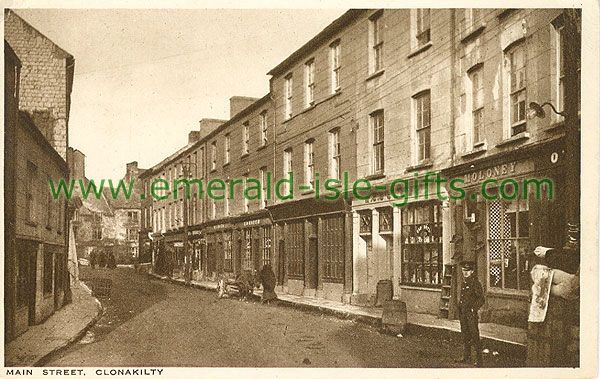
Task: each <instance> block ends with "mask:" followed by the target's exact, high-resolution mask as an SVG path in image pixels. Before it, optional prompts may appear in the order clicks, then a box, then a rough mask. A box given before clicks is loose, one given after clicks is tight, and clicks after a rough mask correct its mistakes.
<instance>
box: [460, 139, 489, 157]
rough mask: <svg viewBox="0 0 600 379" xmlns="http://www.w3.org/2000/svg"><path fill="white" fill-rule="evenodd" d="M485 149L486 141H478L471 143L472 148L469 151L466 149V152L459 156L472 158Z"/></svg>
mask: <svg viewBox="0 0 600 379" xmlns="http://www.w3.org/2000/svg"><path fill="white" fill-rule="evenodd" d="M486 151H487V142H485V141H484V142H478V143H476V144H475V145H473V149H471V151H467V152H466V153H464V154H462V155H461V158H472V157H475V156H477V155H479V154H483V153H485V152H486Z"/></svg>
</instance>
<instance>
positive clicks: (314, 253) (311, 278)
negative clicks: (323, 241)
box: [306, 237, 319, 288]
mask: <svg viewBox="0 0 600 379" xmlns="http://www.w3.org/2000/svg"><path fill="white" fill-rule="evenodd" d="M308 259H309V261H308V272H307V275H306V288H317V282H318V276H319V267H318V265H319V259H318V240H317V238H316V237H310V238H309V242H308Z"/></svg>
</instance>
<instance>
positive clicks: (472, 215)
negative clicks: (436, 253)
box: [448, 142, 564, 327]
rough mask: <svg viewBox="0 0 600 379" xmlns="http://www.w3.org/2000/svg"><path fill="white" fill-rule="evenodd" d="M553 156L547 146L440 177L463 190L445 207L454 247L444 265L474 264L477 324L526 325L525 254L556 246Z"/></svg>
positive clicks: (553, 146) (552, 146) (560, 229)
mask: <svg viewBox="0 0 600 379" xmlns="http://www.w3.org/2000/svg"><path fill="white" fill-rule="evenodd" d="M561 152H562V148H561V145H560V143H559V142H553V143H549V144H544V145H539V146H535V147H533V148H530V149H528V150H524V151H521V152H519V153H514V152H513V153H510V154H503V155H498V156H494V157H491V158H486V159H482V160H480V161H479V162H473V163H470V164H469V165H462V166H457V167H455V168H453V169H452V170H449V171H448V175H449V176H448V178H449V179H455V178H458V179H462V180H463V181H464V189H465V197H464V199H456V200H452V201H451V202H450V205H451V208H452V214H453V229H454V230H453V233H454V237H453V240H455V241H458V242H459V243H456V244H454V246H453V256H452V258H453V259H452V263H454V264H457V263H459V262H460V261H462V260H471V261H475V262H476V264H477V269H476V270H477V275H478V278H479V280H480V282H481V283H482V285H483V286H484V288H485V293H486V304H485V306H484V308H483V311H482V319H483V321H490V322H496V323H502V324H507V325H513V326H519V327H527V314H528V307H529V292H530V288H531V281H530V274H529V273H530V271H531V268H532V264H531V263H532V256H533V250H534V249H535V247H536V246H540V245H541V246H546V247H561V246H562V244H563V237H564V217H563V216H562V215H563V214H564V213H563V212H564V210H563V209H562V206H561V204H562V202H561V190H562V187H563V185H564V181H563V173H562V162H561V160H562V159H561V158H562V153H561ZM484 186H485V193H484V192H483V191H484V188H483V187H484ZM456 271H457V273H456V275H455V278H454V279H455V282H456V283H458V282H459V281H460V279H461V278H460V277H459V275H460V273H458V271H459V270H456ZM456 295H457V296H455V297H454V299H453V300H452V301H453V303H454V304H456V299H457V297H458V294H456Z"/></svg>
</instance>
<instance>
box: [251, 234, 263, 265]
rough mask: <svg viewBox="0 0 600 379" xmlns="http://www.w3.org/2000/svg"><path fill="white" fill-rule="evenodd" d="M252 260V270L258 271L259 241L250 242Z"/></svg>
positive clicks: (259, 263) (259, 261)
mask: <svg viewBox="0 0 600 379" xmlns="http://www.w3.org/2000/svg"><path fill="white" fill-rule="evenodd" d="M252 258H253V259H254V270H256V271H259V270H260V269H262V267H261V254H260V240H259V239H258V238H255V239H253V240H252Z"/></svg>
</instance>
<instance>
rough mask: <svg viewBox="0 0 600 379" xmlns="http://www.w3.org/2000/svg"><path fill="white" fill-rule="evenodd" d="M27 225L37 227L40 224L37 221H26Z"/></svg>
mask: <svg viewBox="0 0 600 379" xmlns="http://www.w3.org/2000/svg"><path fill="white" fill-rule="evenodd" d="M25 225H28V226H33V227H37V226H38V224H37V222H35V221H25Z"/></svg>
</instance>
